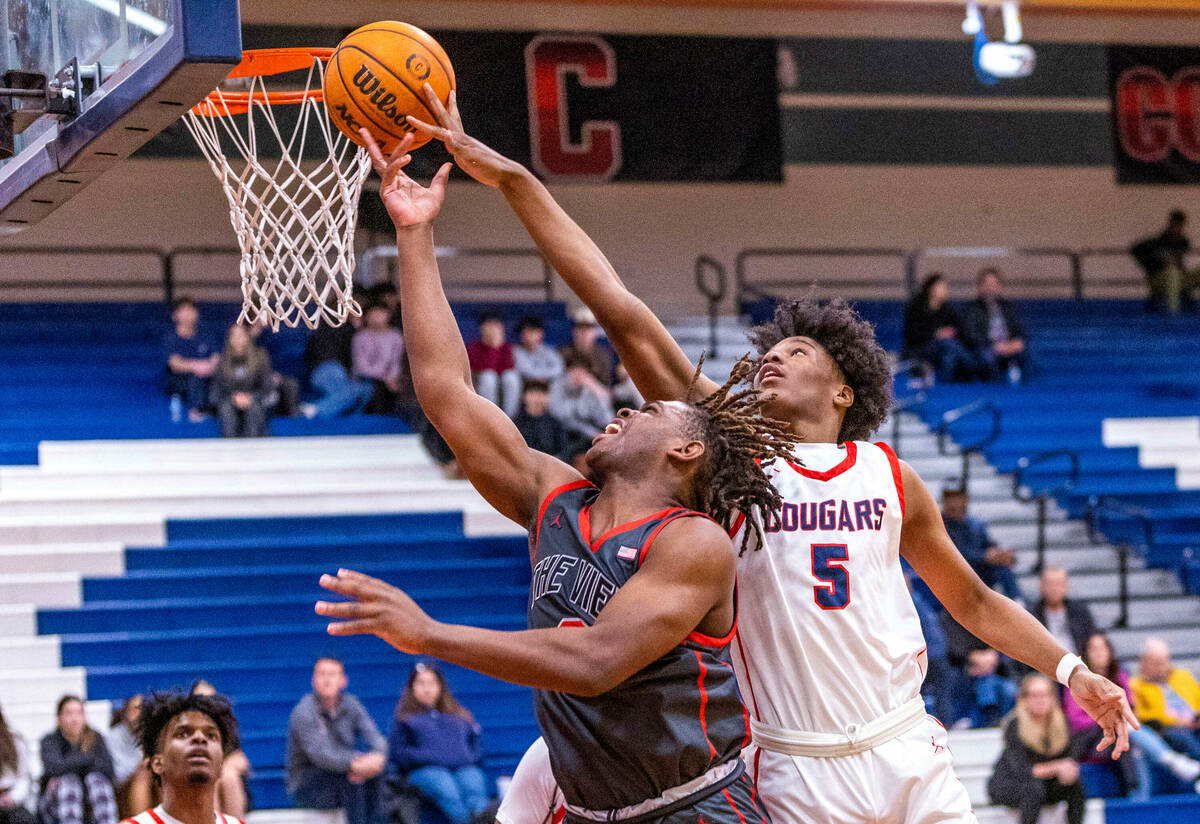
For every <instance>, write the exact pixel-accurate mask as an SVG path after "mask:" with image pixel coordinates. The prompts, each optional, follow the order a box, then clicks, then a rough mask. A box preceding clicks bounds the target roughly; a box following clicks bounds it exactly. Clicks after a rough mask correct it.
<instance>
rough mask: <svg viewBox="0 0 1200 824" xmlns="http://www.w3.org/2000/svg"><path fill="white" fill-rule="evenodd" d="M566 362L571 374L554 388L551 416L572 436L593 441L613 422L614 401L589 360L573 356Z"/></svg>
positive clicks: (551, 397) (567, 373) (565, 375)
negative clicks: (560, 422)
mask: <svg viewBox="0 0 1200 824" xmlns="http://www.w3.org/2000/svg"><path fill="white" fill-rule="evenodd" d="M565 361H566V370H567V371H566V372H565V373H564V374H563V376H562V377H561V378H559V379H558V380H556V381H555V382H554V384H553V385H552V386H551V387H550V414H552V415H554V417H556V418H558V419H559V420H560V421H562V423H563V426H565V427H566V428H567V434H568V435H570V436H572V437H576V438H581V439H583V440H586V441H590V440H591V439H592V438H593V437H594V436H595V435H596V434H597V433H598V432H600V431H601V430H602V429H604V427H605V426H607V425H608V423H609V421H611V420H612V418H613V415H614V412H613V408H612V401H611V400H609V395H608V389H607V388H606V387H604V386H602V385H601V384H600V382H599V381H597V380H596V377H595V375H593V374H592V372H591V371H590V370H589V368H588V361H587V359H586V358H584V357H583V356H582V355H579V354H572V355H568V356H567V357H566V359H565Z"/></svg>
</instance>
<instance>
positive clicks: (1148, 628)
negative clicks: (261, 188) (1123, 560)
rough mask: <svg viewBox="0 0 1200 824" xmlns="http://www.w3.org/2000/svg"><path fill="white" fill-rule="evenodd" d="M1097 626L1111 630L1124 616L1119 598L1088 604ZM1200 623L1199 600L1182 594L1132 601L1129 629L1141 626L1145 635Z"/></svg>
mask: <svg viewBox="0 0 1200 824" xmlns="http://www.w3.org/2000/svg"><path fill="white" fill-rule="evenodd" d="M1088 606H1089V607H1090V608H1091V610H1092V617H1093V618H1094V619H1095V620H1096V624H1097V626H1101V627H1111V626H1112V625H1113V623H1114V622H1115V621H1116V620H1117V616H1118V615H1120V613H1121V605H1120V604H1119V603H1118V602H1117V600H1116V598H1115V597H1114V598H1105V599H1098V600H1093V601H1089V602H1088ZM1189 621H1190V622H1192V623H1193V624H1200V598H1196V597H1192V596H1187V595H1180V596H1176V597H1168V598H1131V599H1130V601H1129V626H1131V627H1139V628H1141V629H1142V632H1143V633H1146V634H1149V633H1151V632H1153V629H1154V627H1156V626H1159V625H1161V624H1184V623H1187V622H1189Z"/></svg>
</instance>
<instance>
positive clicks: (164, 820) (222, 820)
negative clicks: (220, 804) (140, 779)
mask: <svg viewBox="0 0 1200 824" xmlns="http://www.w3.org/2000/svg"><path fill="white" fill-rule="evenodd" d="M213 821H214V824H246V822H244V821H242V820H241V819H240V818H235V817H234V816H232V815H225V813H223V812H220V811H218V812H217V814H216V816H215V817H214V819H213ZM121 824H183V822H182V821H180V820H179V819H178V818H176V817H175V816H173V815H171V814H170V813H168V812H167V811H166V810H164V809H163V806H162V804H159V805H158V806H157V807H155V808H154V809H152V810H146V811H145V812H142V813H138V814H137V815H135V816H134V817H133V818H127V819H125V820H124V821H122V822H121Z"/></svg>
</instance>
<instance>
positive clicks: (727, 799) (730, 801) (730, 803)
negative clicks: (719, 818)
mask: <svg viewBox="0 0 1200 824" xmlns="http://www.w3.org/2000/svg"><path fill="white" fill-rule="evenodd" d="M721 792H722V793H724V794H725V800H726V801H728V802H729V806H730V807H731V808H732V809H733V811H734V812H735V813H737V817H738V821H740V822H742V824H746V819H745V818H743V817H742V811H741V810H739V809H738V808H737V804H734V803H733V796H732V795H730V794H729V788H728V787H725V788H724V789H722V790H721Z"/></svg>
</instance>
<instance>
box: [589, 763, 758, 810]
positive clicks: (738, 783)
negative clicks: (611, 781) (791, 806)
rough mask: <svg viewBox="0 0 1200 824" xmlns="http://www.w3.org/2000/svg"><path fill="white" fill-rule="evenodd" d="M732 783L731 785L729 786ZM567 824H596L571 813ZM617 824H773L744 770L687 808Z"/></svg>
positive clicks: (674, 807) (676, 807) (686, 804)
mask: <svg viewBox="0 0 1200 824" xmlns="http://www.w3.org/2000/svg"><path fill="white" fill-rule="evenodd" d="M726 782H728V783H726ZM567 824H594V822H590V821H587V820H586V819H581V818H576V817H575V816H573V815H571V814H570V813H569V812H568V813H567ZM613 824H771V819H770V818H769V817H768V816H767V812H766V809H765V808H764V807H763V806H762V805H761V804H760V803H759V802H758V794H757V793H756V792H755V790H754V783H753V782H752V781H751V780H750V776H749V775H747V774H746V769H745V767H744V766H740V765H739V767H738V769H737V770H736V771H735V772H734V773H733V775H732V776H730V778H728V779H725V781H722V782H720V784H718V789H717V790H715V791H712V792H709V793H708V794H707V795H703V796H702V797H701V798H698V799H696V800H692V801H685V802H684V803H683V804H672V805H670V807H669V808H668V809H667V810H666V811H664V812H662V813H660V814H656V813H646V814H645V815H639V816H637V817H636V818H630V819H623V820H621V821H618V822H613Z"/></svg>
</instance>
